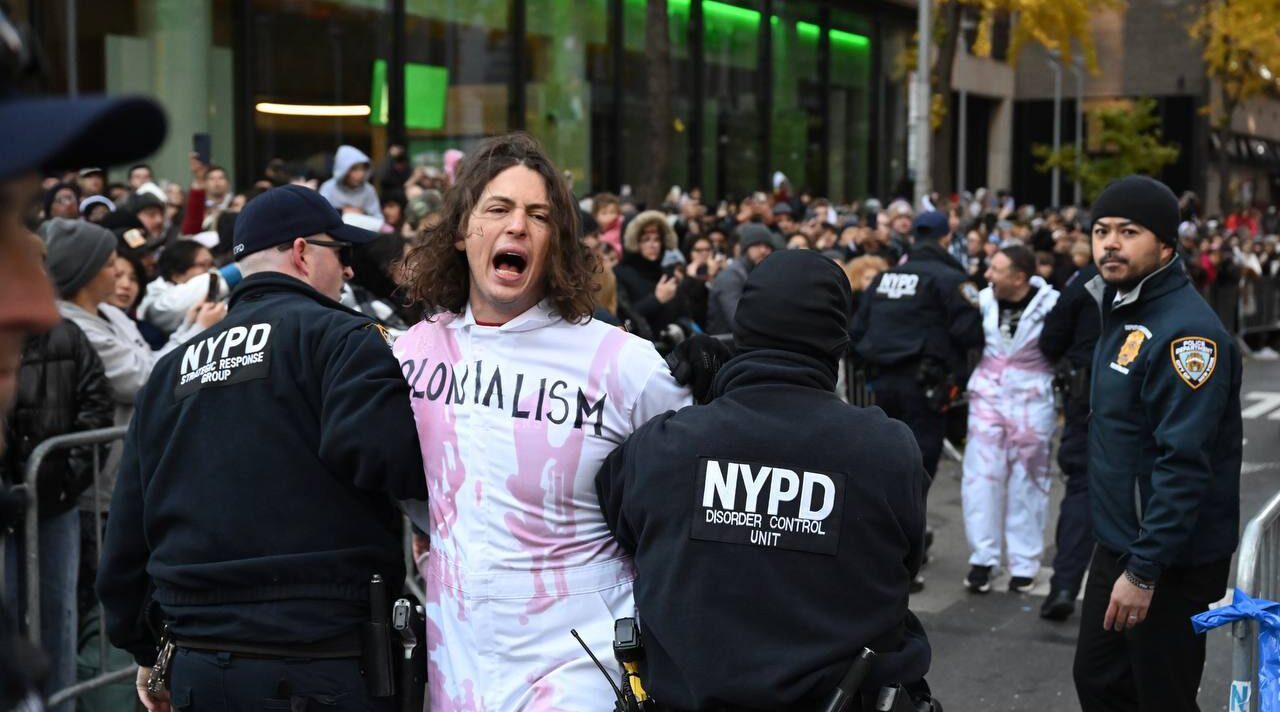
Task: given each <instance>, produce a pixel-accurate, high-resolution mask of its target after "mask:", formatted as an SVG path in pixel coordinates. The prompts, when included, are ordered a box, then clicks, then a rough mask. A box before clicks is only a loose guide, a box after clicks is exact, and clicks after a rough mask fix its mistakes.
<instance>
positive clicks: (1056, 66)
mask: <svg viewBox="0 0 1280 712" xmlns="http://www.w3.org/2000/svg"><path fill="white" fill-rule="evenodd" d="M1048 61H1049V68H1050V69H1052V70H1053V152H1054V154H1057V153H1058V151H1059V149H1061V148H1062V65H1061V64H1060V63H1059V62H1058V52H1057V50H1052V51H1050V52H1049V60H1048ZM1052 176H1053V178H1052V180H1053V185H1051V186H1050V187H1049V204H1050V206H1052V207H1055V208H1056V207H1058V205H1059V201H1060V199H1061V197H1062V196H1061V195H1060V192H1061V191H1060V189H1061V187H1062V186H1061V182H1062V170H1061V169H1060V168H1058V166H1057V164H1056V163H1055V164H1054V166H1053V173H1052Z"/></svg>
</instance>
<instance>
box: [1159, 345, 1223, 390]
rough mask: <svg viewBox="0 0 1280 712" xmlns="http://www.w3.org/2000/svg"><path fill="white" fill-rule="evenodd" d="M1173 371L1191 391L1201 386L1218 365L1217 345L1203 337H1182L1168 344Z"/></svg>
mask: <svg viewBox="0 0 1280 712" xmlns="http://www.w3.org/2000/svg"><path fill="white" fill-rule="evenodd" d="M1169 358H1170V359H1172V360H1173V370H1174V371H1176V372H1177V374H1178V377H1179V378H1181V379H1182V381H1183V382H1184V383H1186V384H1187V385H1188V386H1191V388H1192V390H1194V389H1197V388H1199V387H1200V386H1203V385H1204V384H1205V383H1207V382H1208V381H1209V377H1210V376H1212V375H1213V369H1214V368H1215V367H1217V365H1218V343H1217V342H1216V341H1214V340H1213V339H1206V338H1205V337H1203V336H1184V337H1182V338H1180V339H1174V340H1173V343H1171V344H1169Z"/></svg>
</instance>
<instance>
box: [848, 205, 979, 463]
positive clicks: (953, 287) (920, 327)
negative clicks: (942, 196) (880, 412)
mask: <svg viewBox="0 0 1280 712" xmlns="http://www.w3.org/2000/svg"><path fill="white" fill-rule="evenodd" d="M911 230H912V233H913V234H914V235H915V241H916V242H915V246H914V247H913V248H912V249H911V252H910V253H909V254H908V256H907V261H906V263H904V264H901V265H898V266H896V267H894V268H893V269H890V270H888V271H887V272H882V273H881V274H880V275H878V276H877V277H876V279H875V281H873V282H872V283H871V287H870V288H868V290H867V295H866V296H864V297H863V299H862V303H861V304H860V305H859V309H858V313H857V315H856V316H855V317H854V320H853V326H852V328H851V329H850V332H849V337H850V341H851V343H852V345H853V348H854V350H855V352H856V353H857V355H858V356H859V357H860V358H861V359H862V360H863V361H865V362H866V363H867V364H869V366H870V369H871V389H872V391H873V392H874V393H875V398H876V405H878V406H880V407H881V408H883V409H884V412H885V413H887V414H888V415H889V417H890V418H896V419H898V420H901V421H903V422H904V423H906V424H907V425H908V426H910V428H911V431H912V432H913V433H915V436H916V441H917V442H919V444H920V453H921V455H923V457H924V467H925V470H927V471H928V473H929V478H930V480H932V479H933V476H934V475H935V474H937V471H938V458H939V457H940V456H941V455H942V438H943V434H944V430H945V427H946V419H945V415H944V409H945V407H946V405H947V403H948V402H949V399H950V395H951V394H950V393H949V392H948V391H949V390H950V389H949V384H951V383H956V382H958V381H959V379H960V378H962V377H963V376H964V372H965V371H966V368H967V365H968V364H967V363H966V353H967V352H968V351H969V350H971V349H981V348H982V343H983V336H982V318H981V315H980V314H979V312H978V290H977V288H976V287H974V286H973V284H972V283H970V282H969V281H967V274H966V272H965V270H964V268H963V267H961V266H960V263H959V262H957V261H956V260H955V258H954V257H952V256H951V255H949V254H947V246H948V245H950V244H951V226H950V224H949V222H948V220H947V216H946V215H944V214H943V213H940V212H937V211H933V210H931V211H927V212H924V213H921V214H920V215H919V216H918V217H917V218H916V220H915V224H914V225H912V227H911ZM958 385H959V386H960V387H961V388H963V383H958Z"/></svg>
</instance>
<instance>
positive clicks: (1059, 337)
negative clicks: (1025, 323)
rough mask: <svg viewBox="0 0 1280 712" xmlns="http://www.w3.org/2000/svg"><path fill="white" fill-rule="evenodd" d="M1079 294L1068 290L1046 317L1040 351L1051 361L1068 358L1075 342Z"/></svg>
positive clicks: (1076, 291)
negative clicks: (1069, 350) (1068, 352)
mask: <svg viewBox="0 0 1280 712" xmlns="http://www.w3.org/2000/svg"><path fill="white" fill-rule="evenodd" d="M1078 292H1079V290H1072V289H1068V290H1067V291H1066V292H1065V293H1064V294H1063V295H1062V298H1061V299H1059V300H1058V302H1057V303H1056V304H1054V305H1053V308H1052V309H1050V310H1049V313H1048V314H1046V315H1045V317H1044V327H1043V328H1042V330H1041V331H1040V351H1041V352H1042V353H1043V354H1044V355H1045V358H1047V359H1049V360H1050V361H1057V360H1058V359H1060V358H1062V357H1063V356H1066V355H1067V350H1068V349H1070V348H1071V344H1072V342H1073V341H1074V336H1075V333H1076V319H1077V318H1078V317H1079V314H1080V302H1079V296H1080V295H1079V293H1078ZM1085 296H1086V297H1087V296H1088V295H1087V294H1086V295H1085Z"/></svg>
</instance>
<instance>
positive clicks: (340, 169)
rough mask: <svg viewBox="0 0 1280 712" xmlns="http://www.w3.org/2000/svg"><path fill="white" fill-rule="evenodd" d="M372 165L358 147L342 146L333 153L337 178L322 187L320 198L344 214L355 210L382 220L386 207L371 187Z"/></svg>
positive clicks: (334, 175)
mask: <svg viewBox="0 0 1280 712" xmlns="http://www.w3.org/2000/svg"><path fill="white" fill-rule="evenodd" d="M369 166H370V161H369V157H368V156H367V155H365V153H364V151H361V150H360V149H358V148H356V147H355V146H338V151H337V153H334V154H333V177H332V178H330V179H329V180H327V181H325V182H324V183H323V184H322V185H321V186H320V195H323V196H324V198H325V200H328V201H329V204H330V205H332V206H333V207H335V208H337V209H338V210H339V211H340V212H344V213H345V212H348V211H349V210H352V209H354V210H359V211H360V212H362V213H364V214H365V215H372V216H375V217H379V218H381V217H382V205H381V203H379V202H378V194H377V192H375V191H374V189H373V186H372V185H370V184H369Z"/></svg>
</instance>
